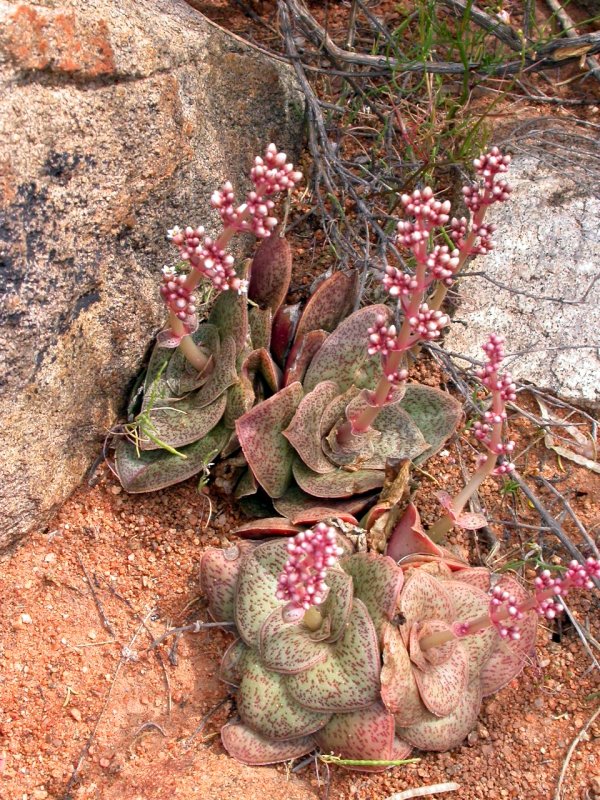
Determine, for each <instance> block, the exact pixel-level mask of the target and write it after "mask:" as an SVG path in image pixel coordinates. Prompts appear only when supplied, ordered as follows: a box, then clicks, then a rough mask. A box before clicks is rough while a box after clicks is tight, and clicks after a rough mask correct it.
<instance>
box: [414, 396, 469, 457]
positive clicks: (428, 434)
mask: <svg viewBox="0 0 600 800" xmlns="http://www.w3.org/2000/svg"><path fill="white" fill-rule="evenodd" d="M401 405H402V407H403V408H404V410H405V411H408V413H409V414H410V416H411V417H412V418H413V420H414V421H415V422H416V423H417V425H418V426H419V428H420V429H421V433H422V434H423V436H424V437H425V440H426V441H427V442H428V443H429V449H428V450H426V451H425V452H424V453H422V454H421V455H419V456H418V457H417V459H416V463H417V464H422V463H423V461H426V460H427V459H428V458H430V457H431V456H432V455H434V454H435V453H437V452H438V450H441V448H442V447H443V446H444V444H445V442H446V441H447V440H448V439H449V438H450V436H452V434H453V433H454V432H455V431H456V429H457V428H458V424H459V422H460V420H461V418H462V413H463V410H462V405H461V404H460V403H459V402H458V400H455V399H454V398H453V397H452V396H451V395H449V394H448V393H447V392H442V391H441V390H440V389H434V388H433V387H431V386H422V385H421V384H418V383H409V384H408V385H407V387H406V393H405V395H404V397H403V399H402V402H401Z"/></svg>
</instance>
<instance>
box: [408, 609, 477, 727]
mask: <svg viewBox="0 0 600 800" xmlns="http://www.w3.org/2000/svg"><path fill="white" fill-rule="evenodd" d="M449 627H450V626H449V625H447V624H446V623H440V622H437V621H433V620H432V621H430V622H426V623H425V624H424V625H423V626H422V629H421V630H420V631H419V635H418V639H421V638H424V637H425V636H428V635H429V634H432V633H437V632H441V631H444V630H448V628H449ZM416 646H417V647H418V646H419V645H418V641H417V644H416ZM436 651H442V653H436ZM424 655H425V659H426V661H427V662H428V663H427V666H426V668H425V669H424V670H421V669H415V670H414V676H415V680H416V682H417V686H418V687H419V694H420V695H421V699H422V701H423V703H424V704H425V706H426V707H427V709H428V711H430V712H431V713H432V714H434V715H435V716H436V717H445V716H447V715H448V714H450V713H451V712H452V711H454V709H455V708H456V707H457V706H458V704H459V702H460V699H461V697H462V696H463V694H464V692H465V690H466V688H467V683H468V681H469V657H468V654H467V652H466V650H465V649H464V648H463V647H462V642H458V641H453V642H448V643H447V644H446V645H444V646H443V647H439V648H438V647H436V648H433V650H431V651H429V650H428V651H427V652H426V653H424ZM437 655H440V658H439V661H440V663H431V659H433V660H434V661H435V660H436V656H437Z"/></svg>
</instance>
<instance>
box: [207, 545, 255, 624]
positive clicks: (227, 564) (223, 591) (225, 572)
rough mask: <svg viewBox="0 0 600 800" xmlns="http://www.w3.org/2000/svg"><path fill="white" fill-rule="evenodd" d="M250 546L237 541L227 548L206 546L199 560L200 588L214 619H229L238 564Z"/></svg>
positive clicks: (230, 618) (231, 618)
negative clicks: (206, 548) (207, 547)
mask: <svg viewBox="0 0 600 800" xmlns="http://www.w3.org/2000/svg"><path fill="white" fill-rule="evenodd" d="M253 547H254V545H253V544H252V543H250V542H240V543H239V544H234V545H231V547H227V548H225V549H224V548H221V547H220V548H212V547H211V548H209V549H208V550H205V551H204V553H203V554H202V557H201V559H200V589H201V591H202V594H203V595H204V596H205V597H206V598H207V600H208V610H209V612H210V615H211V617H212V618H213V619H214V620H215V621H216V622H233V606H234V596H235V587H236V583H237V579H238V575H239V572H240V567H241V565H242V562H243V560H244V558H245V556H247V555H248V553H249V552H250V551H251V550H252V548H253Z"/></svg>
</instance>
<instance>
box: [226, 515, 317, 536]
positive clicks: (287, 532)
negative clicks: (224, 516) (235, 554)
mask: <svg viewBox="0 0 600 800" xmlns="http://www.w3.org/2000/svg"><path fill="white" fill-rule="evenodd" d="M301 530H302V528H299V527H298V526H297V525H292V524H291V522H289V521H288V520H287V519H283V518H282V517H268V518H266V519H253V520H252V521H251V522H245V523H244V524H243V525H240V527H239V528H236V529H235V530H234V533H235V535H236V536H240V537H241V538H242V539H255V538H260V537H263V536H295V535H296V534H297V533H300V531H301Z"/></svg>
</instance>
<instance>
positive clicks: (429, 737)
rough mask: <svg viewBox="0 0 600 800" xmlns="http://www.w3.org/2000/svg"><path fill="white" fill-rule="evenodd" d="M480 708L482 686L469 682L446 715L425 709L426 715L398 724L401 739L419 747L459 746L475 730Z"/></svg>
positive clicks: (441, 747)
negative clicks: (409, 723)
mask: <svg viewBox="0 0 600 800" xmlns="http://www.w3.org/2000/svg"><path fill="white" fill-rule="evenodd" d="M480 708H481V690H480V688H479V684H478V682H477V681H474V682H473V683H472V684H470V685H469V686H468V687H467V688H466V690H465V692H464V693H463V695H462V696H461V699H460V702H459V704H458V706H457V707H456V708H455V709H454V711H452V713H451V714H449V715H448V716H447V717H436V716H435V715H434V714H431V713H430V712H425V714H424V716H423V718H422V719H421V720H419V721H418V722H415V723H414V724H412V725H409V726H407V727H403V726H401V725H398V724H396V733H397V734H398V736H400V738H401V739H404V741H406V742H408V743H409V744H411V745H412V746H413V747H418V748H419V750H435V751H438V752H443V751H444V750H451V749H452V748H453V747H458V745H459V744H461V743H462V741H463V739H464V738H465V737H466V736H467V734H468V733H470V731H472V730H473V727H474V725H475V723H476V722H477V716H478V715H479V709H480Z"/></svg>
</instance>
